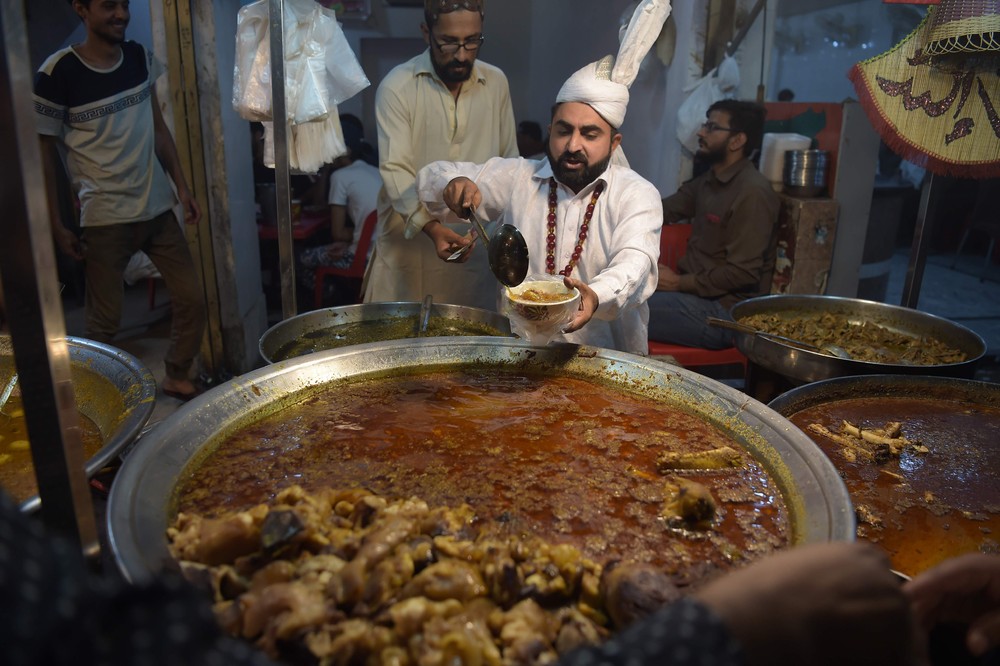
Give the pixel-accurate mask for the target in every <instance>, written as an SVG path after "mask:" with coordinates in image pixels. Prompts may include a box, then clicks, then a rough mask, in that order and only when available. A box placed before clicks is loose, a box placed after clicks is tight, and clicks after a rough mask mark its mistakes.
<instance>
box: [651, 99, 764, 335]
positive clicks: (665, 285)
mask: <svg viewBox="0 0 1000 666" xmlns="http://www.w3.org/2000/svg"><path fill="white" fill-rule="evenodd" d="M765 115H766V111H765V109H764V107H762V106H761V105H759V104H756V103H754V102H745V101H740V100H733V99H724V100H720V101H718V102H716V103H714V104H713V105H712V106H710V107H709V108H708V112H707V117H708V120H707V121H706V122H705V123H703V124H702V126H701V129H700V130H699V131H698V145H699V148H698V153H697V155H696V157H697V158H698V159H701V160H702V161H703V162H704V163H707V164H708V165H709V168H708V170H707V171H705V173H703V174H701V175H700V176H698V177H696V178H694V179H692V180H690V181H688V182H687V183H684V184H683V185H682V186H681V187H680V189H678V190H677V192H676V193H675V194H673V195H671V196H669V197H667V198H666V199H664V200H663V223H664V224H674V223H676V222H680V221H682V220H689V221H690V222H691V224H692V229H691V237H690V239H689V240H688V244H687V250H686V252H685V254H684V256H683V257H681V259H680V260H679V261H678V262H677V268H678V270H677V271H674V270H673V269H671V268H670V267H669V266H665V265H663V264H662V263H661V264H659V265H658V269H659V278H658V281H657V290H656V293H654V294H653V295H652V296H651V297H650V298H649V339H650V340H655V341H657V342H665V343H671V344H679V345H687V346H690V347H703V348H706V349H724V348H726V347H731V346H732V345H733V334H732V333H731V332H730V331H728V330H726V329H722V328H717V327H714V326H709V325H708V324H707V323H706V318H707V317H719V318H722V319H732V316H731V315H730V314H729V308H731V307H732V306H733V305H734V304H735V303H738V302H739V301H741V300H744V299H746V298H751V297H754V296H760V295H762V294H766V293H768V292H770V290H771V277H772V274H773V273H774V260H775V233H776V230H777V226H778V210H779V200H778V195H777V194H775V192H774V189H773V188H772V187H771V184H770V183H769V182H768V180H767V179H766V178H765V177H764V176H763V175H762V174H761V173H760V172H759V171H757V169H756V167H755V166H754V165H753V163H752V162H751V161H750V158H751V156H752V155H753V153H754V151H756V150H758V149H759V148H760V145H761V140H762V138H763V131H764V117H765Z"/></svg>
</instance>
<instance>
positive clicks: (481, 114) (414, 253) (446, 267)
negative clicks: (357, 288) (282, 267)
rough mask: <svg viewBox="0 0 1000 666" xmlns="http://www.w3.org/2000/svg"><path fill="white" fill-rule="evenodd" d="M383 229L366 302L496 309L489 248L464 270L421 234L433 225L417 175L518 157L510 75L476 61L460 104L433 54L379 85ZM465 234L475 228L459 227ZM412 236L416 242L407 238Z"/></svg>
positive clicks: (394, 72) (395, 71)
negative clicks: (427, 299)
mask: <svg viewBox="0 0 1000 666" xmlns="http://www.w3.org/2000/svg"><path fill="white" fill-rule="evenodd" d="M375 113H376V119H377V121H378V147H379V161H380V164H379V170H380V171H381V173H382V181H383V188H382V191H381V192H380V193H379V201H378V213H379V227H380V231H379V233H378V236H377V237H376V239H375V254H374V255H373V257H372V261H371V262H370V263H369V274H368V278H367V285H366V288H365V302H366V303H370V302H375V301H421V300H423V298H424V296H426V295H427V294H431V295H432V296H433V297H434V302H436V303H454V304H457V305H467V306H472V307H480V308H487V309H490V310H495V309H496V305H497V293H498V292H497V284H498V283H497V281H496V279H495V278H493V276H492V274H491V273H490V272H489V266H488V264H487V262H486V252H484V251H483V248H482V247H478V248H477V251H475V252H473V253H472V256H471V257H470V259H469V261H468V262H466V263H464V264H451V263H445V262H444V261H442V260H441V259H440V258H438V256H437V253H436V252H435V251H434V244H433V243H431V241H430V239H429V238H428V237H427V236H426V235H425V234H424V233H423V232H421V231H420V229H422V228H423V226H424V224H426V223H427V222H428V221H430V220H432V219H434V218H433V217H432V216H431V215H430V214H429V213H428V212H427V210H426V209H425V208H424V207H423V205H422V204H421V203H420V201H419V199H418V198H417V192H416V188H415V186H414V183H415V181H416V176H417V171H419V170H420V169H421V167H423V166H425V165H427V164H430V163H431V162H435V161H438V160H448V161H452V162H477V163H481V162H485V161H486V160H488V159H490V158H491V157H497V156H503V157H515V156H517V139H516V127H515V124H514V111H513V108H512V107H511V102H510V90H509V89H508V86H507V77H506V76H504V73H503V72H502V71H500V70H499V69H498V68H496V67H494V66H492V65H489V64H487V63H484V62H482V61H477V62H476V63H475V65H474V66H473V69H472V76H471V77H469V80H468V81H466V82H465V83H463V84H462V90H461V92H460V93H459V96H458V99H457V100H456V99H455V98H454V97H453V96H452V94H451V93H450V92H449V91H448V89H447V88H446V87H445V85H444V83H442V82H441V80H440V79H439V78H438V77H437V75H436V74H435V73H434V67H433V65H432V64H431V58H430V52H429V51H424V52H423V53H422V54H420V55H418V56H416V57H415V58H413V59H411V60H409V61H407V62H405V63H403V64H401V65H399V66H397V67H395V68H394V69H393V70H392V71H391V72H389V74H388V75H387V76H386V77H385V79H384V80H383V81H382V83H381V85H379V88H378V92H377V94H376V101H375ZM452 228H453V229H455V231H457V232H458V233H460V234H465V233H468V231H469V227H468V225H454V226H452ZM407 236H409V238H407Z"/></svg>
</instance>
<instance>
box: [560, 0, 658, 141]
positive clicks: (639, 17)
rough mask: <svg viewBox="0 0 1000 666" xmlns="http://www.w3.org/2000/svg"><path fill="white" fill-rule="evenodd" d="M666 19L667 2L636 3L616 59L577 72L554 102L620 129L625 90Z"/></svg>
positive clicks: (606, 59)
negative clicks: (590, 112)
mask: <svg viewBox="0 0 1000 666" xmlns="http://www.w3.org/2000/svg"><path fill="white" fill-rule="evenodd" d="M668 16H670V0H643V1H642V2H640V3H639V4H638V6H636V8H635V12H634V13H633V14H632V20H631V21H630V22H629V24H628V27H627V28H626V29H625V34H624V35H623V36H622V41H621V46H619V48H618V57H617V58H615V57H613V56H605V57H604V58H602V59H600V60H598V61H597V62H593V63H590V64H589V65H586V66H585V67H582V68H580V69H578V70H577V71H576V72H575V73H574V74H573V76H571V77H569V78H568V79H567V80H566V83H564V84H563V86H562V88H560V89H559V94H558V95H556V102H557V103H560V102H583V103H584V104H587V105H589V106H590V107H591V108H593V109H594V111H596V112H597V113H599V114H600V116H601V117H602V118H604V119H605V120H606V121H608V123H609V124H610V125H611V126H612V127H615V128H618V127H621V126H622V123H623V122H625V111H626V109H627V108H628V89H629V86H631V85H632V82H633V81H635V77H636V75H637V74H638V73H639V65H641V64H642V60H643V58H645V57H646V54H647V53H648V52H649V49H650V48H652V46H653V44H654V43H655V42H656V38H657V37H659V35H660V31H661V30H662V29H663V24H664V23H665V22H666V20H667V17H668Z"/></svg>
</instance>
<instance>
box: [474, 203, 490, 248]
mask: <svg viewBox="0 0 1000 666" xmlns="http://www.w3.org/2000/svg"><path fill="white" fill-rule="evenodd" d="M469 219H470V220H472V222H473V223H474V224H475V225H476V228H477V229H478V230H479V235H480V236H482V237H483V240H484V241H486V242H487V243H489V242H490V237H489V236H487V235H486V228H485V227H484V226H483V223H482V222H481V221H480V220H479V216H478V215H476V210H475V209H474V208H470V209H469Z"/></svg>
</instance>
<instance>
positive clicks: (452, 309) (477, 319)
mask: <svg viewBox="0 0 1000 666" xmlns="http://www.w3.org/2000/svg"><path fill="white" fill-rule="evenodd" d="M420 307H421V304H420V303H417V302H410V301H404V302H385V303H362V304H360V305H344V306H339V307H333V308H323V309H321V310H313V311H311V312H306V313H303V314H300V315H296V316H295V317H289V318H288V319H285V320H284V321H281V322H278V323H277V324H275V325H274V326H272V327H271V328H269V329H267V330H266V331H264V334H263V335H262V336H261V337H260V342H259V345H258V346H259V350H260V355H261V358H263V359H264V360H265V361H267V362H268V363H274V362H276V361H283V360H285V358H286V357H285V355H284V354H282V350H283V349H284V348H285V347H286V346H287V345H289V344H292V343H294V342H296V341H299V340H301V339H302V338H304V337H306V336H309V335H310V334H316V333H322V332H323V331H325V330H328V329H330V328H333V327H335V326H343V325H344V324H353V323H358V322H377V321H381V320H388V319H393V318H408V319H412V320H413V321H414V323H416V321H417V317H418V316H419V315H420ZM436 318H440V319H449V320H455V321H457V322H467V323H470V324H479V325H485V326H490V327H492V328H494V329H496V330H498V331H500V332H501V333H502V334H503V335H506V336H509V335H511V332H510V322H509V321H507V318H506V317H504V316H503V315H501V314H499V313H497V312H492V311H490V310H483V309H481V308H473V307H467V306H464V305H449V304H446V303H433V304H432V305H431V321H433V320H434V319H436ZM366 342H381V341H380V340H367V341H366Z"/></svg>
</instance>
